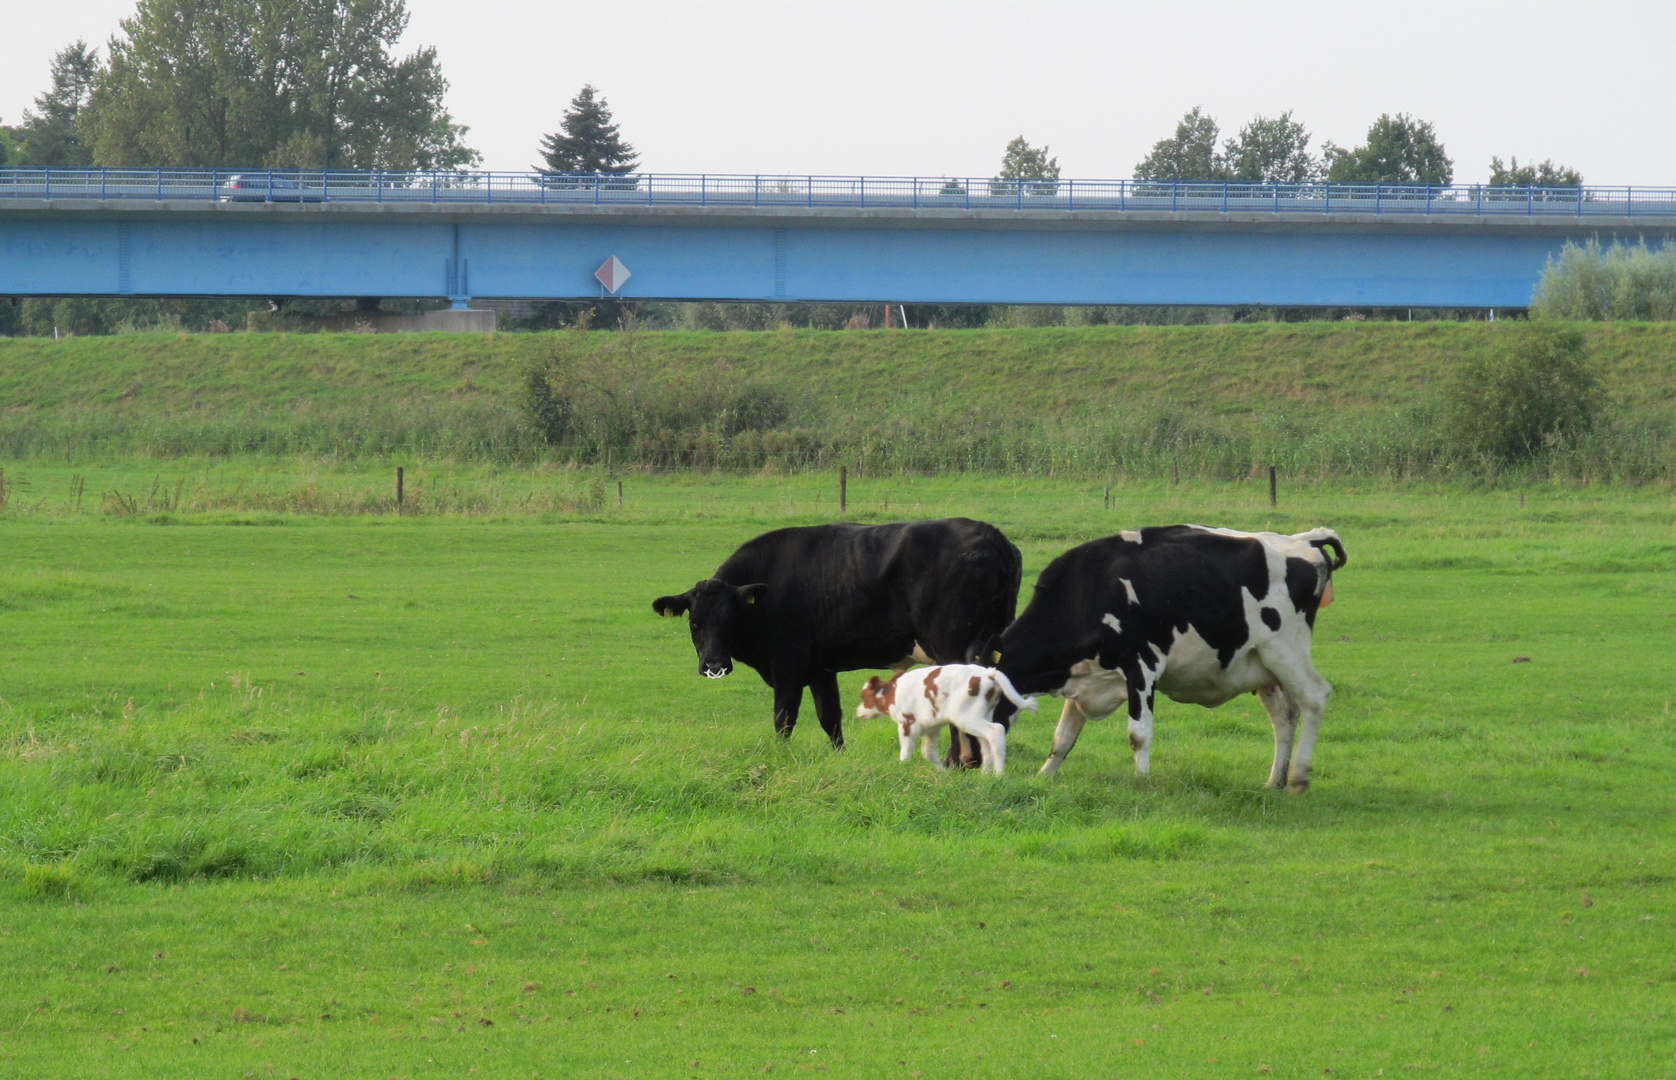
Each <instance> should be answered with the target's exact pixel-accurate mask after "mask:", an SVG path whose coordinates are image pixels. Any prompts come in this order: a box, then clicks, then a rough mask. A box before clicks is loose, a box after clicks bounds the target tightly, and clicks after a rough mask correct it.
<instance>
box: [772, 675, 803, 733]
mask: <svg viewBox="0 0 1676 1080" xmlns="http://www.w3.org/2000/svg"><path fill="white" fill-rule="evenodd" d="M802 707H803V684H802V683H801V682H796V681H793V680H791V679H785V678H777V679H775V680H774V734H776V735H778V736H779V737H780V738H782V739H789V738H791V729H792V728H794V727H796V726H797V711H798V710H799V709H801V708H802Z"/></svg>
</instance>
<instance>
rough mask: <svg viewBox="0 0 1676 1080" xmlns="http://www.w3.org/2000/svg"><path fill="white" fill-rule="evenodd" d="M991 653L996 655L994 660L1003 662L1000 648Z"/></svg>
mask: <svg viewBox="0 0 1676 1080" xmlns="http://www.w3.org/2000/svg"><path fill="white" fill-rule="evenodd" d="M989 655H990V656H992V657H994V662H995V663H997V664H999V663H1000V662H1001V650H1000V649H996V650H995V651H994V652H992V653H990V654H989Z"/></svg>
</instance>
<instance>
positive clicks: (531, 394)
mask: <svg viewBox="0 0 1676 1080" xmlns="http://www.w3.org/2000/svg"><path fill="white" fill-rule="evenodd" d="M552 368H553V364H552V362H551V361H542V362H540V363H537V364H532V365H531V366H530V369H529V370H528V371H527V372H525V374H524V401H523V405H524V415H525V416H527V417H528V418H529V421H530V426H531V427H533V428H535V430H536V431H538V432H540V434H541V437H542V438H544V439H546V440H547V444H548V445H549V446H561V445H563V444H564V441H565V437H566V436H567V435H569V434H570V427H571V423H572V421H573V420H575V418H576V409H575V407H574V406H572V405H571V403H570V398H568V397H566V396H565V395H564V394H561V393H559V392H557V391H555V390H554V389H553V380H552V377H551V374H550V372H551V370H552Z"/></svg>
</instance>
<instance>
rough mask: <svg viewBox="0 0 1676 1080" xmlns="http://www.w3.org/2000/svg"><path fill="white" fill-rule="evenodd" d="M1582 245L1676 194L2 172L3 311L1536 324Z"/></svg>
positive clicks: (1610, 234) (1660, 234)
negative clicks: (1549, 289)
mask: <svg viewBox="0 0 1676 1080" xmlns="http://www.w3.org/2000/svg"><path fill="white" fill-rule="evenodd" d="M1591 237H1598V238H1600V239H1602V240H1611V239H1615V238H1621V239H1628V240H1635V239H1647V240H1652V241H1660V240H1665V239H1669V238H1672V237H1676V188H1628V187H1550V188H1543V187H1487V186H1480V185H1453V186H1438V185H1391V184H1324V183H1315V184H1239V183H1228V184H1224V183H1171V182H1154V181H1145V180H1070V179H1023V180H1013V179H996V178H950V177H935V178H924V177H885V178H879V177H829V176H701V175H669V174H647V173H641V174H633V175H592V174H587V175H572V174H550V173H549V174H544V173H495V172H401V173H397V172H326V171H308V170H301V171H298V170H289V171H255V170H212V169H108V170H107V169H82V170H62V169H0V296H144V297H190V296H251V297H270V298H286V297H416V298H446V299H449V300H452V301H453V302H454V305H455V306H460V307H463V306H465V304H466V303H467V301H468V300H469V299H470V298H472V297H474V296H475V297H515V298H531V299H574V298H584V297H596V296H600V295H603V294H604V293H605V292H606V291H607V288H608V286H609V287H610V288H611V290H612V291H614V292H616V294H617V295H620V296H623V297H627V298H639V299H669V300H742V301H792V300H818V301H876V300H893V301H899V302H904V303H1011V304H1179V305H1186V304H1193V305H1200V304H1210V305H1228V304H1266V305H1276V306H1283V305H1284V306H1291V305H1301V306H1315V305H1323V306H1375V307H1402V306H1410V307H1480V308H1493V307H1522V306H1524V305H1525V304H1527V303H1529V301H1530V298H1531V292H1532V289H1533V288H1534V286H1535V285H1536V282H1537V280H1538V279H1539V278H1540V276H1541V274H1542V270H1543V267H1544V265H1545V264H1546V262H1547V260H1548V259H1549V258H1550V257H1551V256H1552V255H1554V254H1555V253H1557V252H1558V251H1559V250H1560V248H1561V247H1562V246H1563V245H1564V244H1565V243H1566V242H1567V241H1581V240H1584V239H1587V238H1591ZM613 257H615V259H616V262H615V263H614V264H611V265H612V266H613V267H614V268H615V269H614V270H609V271H605V272H603V273H600V274H598V275H597V276H596V271H600V270H601V268H602V267H603V266H605V265H606V264H608V263H610V260H611V259H612V258H613ZM625 270H626V275H625V273H624V271H625Z"/></svg>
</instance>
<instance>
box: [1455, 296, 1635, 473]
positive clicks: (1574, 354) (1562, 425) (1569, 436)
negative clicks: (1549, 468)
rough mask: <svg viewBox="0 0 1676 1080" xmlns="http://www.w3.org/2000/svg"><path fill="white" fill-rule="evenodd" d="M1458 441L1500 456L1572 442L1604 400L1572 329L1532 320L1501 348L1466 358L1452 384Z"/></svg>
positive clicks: (1590, 425)
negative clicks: (1465, 362) (1472, 358)
mask: <svg viewBox="0 0 1676 1080" xmlns="http://www.w3.org/2000/svg"><path fill="white" fill-rule="evenodd" d="M1450 397H1451V401H1450V406H1451V410H1450V411H1451V419H1452V421H1453V423H1452V427H1453V430H1454V435H1455V438H1456V441H1457V443H1458V445H1459V448H1460V449H1461V450H1462V451H1464V452H1466V453H1469V454H1476V455H1480V456H1482V457H1486V458H1489V459H1491V460H1494V461H1497V462H1500V463H1502V464H1516V463H1519V462H1524V461H1529V460H1531V459H1532V458H1535V457H1536V456H1537V455H1539V454H1541V453H1542V452H1544V451H1545V450H1557V449H1560V448H1562V447H1567V446H1575V445H1576V444H1577V442H1578V441H1579V440H1581V439H1582V438H1583V437H1584V436H1586V435H1588V434H1589V432H1590V431H1592V430H1593V429H1594V426H1595V422H1596V420H1598V419H1599V417H1600V414H1601V412H1602V411H1603V409H1604V407H1605V395H1604V392H1603V390H1602V389H1601V385H1600V376H1599V373H1598V371H1597V368H1596V365H1595V364H1593V363H1592V362H1591V361H1590V359H1589V357H1588V355H1587V353H1586V351H1585V350H1584V347H1583V335H1582V334H1581V333H1580V332H1578V331H1577V330H1576V329H1574V328H1571V327H1565V326H1555V325H1552V324H1546V323H1540V322H1538V323H1532V324H1527V325H1526V326H1525V327H1523V328H1521V329H1520V330H1518V331H1515V332H1513V336H1512V337H1511V338H1510V340H1508V342H1507V344H1506V346H1505V347H1504V348H1501V349H1498V350H1495V351H1493V352H1491V353H1489V354H1488V355H1486V356H1484V357H1482V358H1480V359H1477V360H1473V361H1471V362H1469V363H1467V364H1466V365H1464V366H1463V367H1462V368H1461V370H1460V373H1459V376H1458V377H1457V379H1456V382H1455V385H1454V386H1453V387H1452V389H1451V395H1450Z"/></svg>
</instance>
